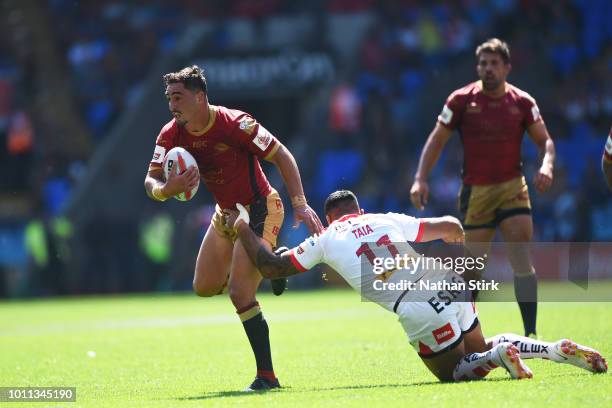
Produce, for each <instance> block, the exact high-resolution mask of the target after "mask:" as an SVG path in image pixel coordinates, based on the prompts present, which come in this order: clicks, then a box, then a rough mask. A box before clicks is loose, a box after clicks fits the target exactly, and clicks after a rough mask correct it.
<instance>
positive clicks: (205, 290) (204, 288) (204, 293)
mask: <svg viewBox="0 0 612 408" xmlns="http://www.w3.org/2000/svg"><path fill="white" fill-rule="evenodd" d="M193 291H194V293H195V294H196V295H198V296H200V297H211V296H215V295H218V294H219V293H221V292H222V291H223V286H220V287H217V286H214V287H213V286H210V285H206V284H204V283H202V282H200V281H198V280H194V281H193Z"/></svg>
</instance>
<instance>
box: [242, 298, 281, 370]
mask: <svg viewBox="0 0 612 408" xmlns="http://www.w3.org/2000/svg"><path fill="white" fill-rule="evenodd" d="M236 313H238V316H240V320H241V321H242V325H243V326H244V331H245V332H246V334H247V337H248V338H249V343H251V349H253V354H254V355H255V362H256V364H257V376H258V377H263V378H266V379H268V380H270V381H274V380H276V376H275V375H274V369H273V368H272V352H271V351H270V332H269V329H268V323H267V322H266V319H264V317H263V314H262V312H261V309H260V308H259V303H257V302H253V303H251V304H250V305H249V306H246V307H244V308H242V309H239V310H237V311H236Z"/></svg>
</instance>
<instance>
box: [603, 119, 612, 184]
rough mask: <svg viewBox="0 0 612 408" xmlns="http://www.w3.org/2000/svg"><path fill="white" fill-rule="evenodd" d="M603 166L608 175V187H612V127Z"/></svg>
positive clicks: (605, 174)
mask: <svg viewBox="0 0 612 408" xmlns="http://www.w3.org/2000/svg"><path fill="white" fill-rule="evenodd" d="M601 168H602V170H603V173H604V176H605V177H606V182H607V183H608V187H610V188H611V189H612V128H611V129H610V134H609V135H608V140H607V141H606V147H605V150H604V153H603V157H602V158H601Z"/></svg>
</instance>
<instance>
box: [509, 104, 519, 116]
mask: <svg viewBox="0 0 612 408" xmlns="http://www.w3.org/2000/svg"><path fill="white" fill-rule="evenodd" d="M509 111H510V114H511V115H520V114H521V110H520V109H519V108H517V107H516V106H511V107H510V109H509Z"/></svg>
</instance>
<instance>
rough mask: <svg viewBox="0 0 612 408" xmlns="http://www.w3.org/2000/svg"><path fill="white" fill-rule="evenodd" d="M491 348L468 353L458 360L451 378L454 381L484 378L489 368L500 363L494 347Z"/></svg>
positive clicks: (491, 368) (495, 366)
mask: <svg viewBox="0 0 612 408" xmlns="http://www.w3.org/2000/svg"><path fill="white" fill-rule="evenodd" d="M497 347H499V345H497V346H495V347H493V348H491V350H489V351H487V352H485V353H470V354H467V355H465V356H463V357H461V359H460V360H459V362H458V363H457V366H456V367H455V370H454V371H453V378H454V379H455V381H467V380H480V379H483V378H485V377H486V376H487V375H488V374H489V372H490V371H491V370H493V369H494V368H497V367H498V366H500V365H501V364H502V363H501V361H500V359H499V354H498V353H497V350H496V348H497Z"/></svg>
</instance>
